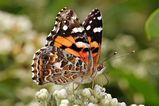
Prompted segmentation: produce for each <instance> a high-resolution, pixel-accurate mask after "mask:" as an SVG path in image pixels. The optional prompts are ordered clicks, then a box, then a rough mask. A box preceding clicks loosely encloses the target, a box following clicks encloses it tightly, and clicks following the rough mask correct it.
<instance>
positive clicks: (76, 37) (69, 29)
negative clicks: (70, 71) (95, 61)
mask: <svg viewBox="0 0 159 106" xmlns="http://www.w3.org/2000/svg"><path fill="white" fill-rule="evenodd" d="M46 46H56V47H58V48H61V49H63V50H65V51H66V52H67V53H70V54H72V55H74V56H77V57H80V58H81V60H83V61H85V62H88V60H89V55H90V46H89V43H88V40H87V35H86V34H84V27H83V26H82V25H81V23H80V22H79V20H78V18H77V16H76V14H75V12H74V11H73V10H71V9H67V8H63V9H62V10H61V11H60V12H59V13H58V14H57V17H56V21H55V26H54V28H53V30H52V31H51V33H50V34H49V36H48V37H47V44H46Z"/></svg>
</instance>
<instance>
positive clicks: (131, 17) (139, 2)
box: [0, 0, 159, 106]
mask: <svg viewBox="0 0 159 106" xmlns="http://www.w3.org/2000/svg"><path fill="white" fill-rule="evenodd" d="M65 6H67V7H69V8H71V9H73V10H74V11H75V12H76V13H77V15H78V17H79V18H80V20H81V21H82V20H84V19H85V17H86V16H87V15H88V13H89V12H90V11H91V10H92V9H94V8H99V9H100V10H101V12H102V15H103V24H104V30H103V46H102V58H101V61H102V59H104V58H109V59H107V61H106V64H105V65H106V67H107V68H106V71H105V72H104V73H103V74H104V75H106V76H107V78H108V80H106V79H105V77H104V75H101V76H100V77H99V78H98V79H99V80H98V81H96V83H98V84H101V85H103V86H104V87H105V88H106V90H107V93H110V94H111V95H112V96H113V97H115V98H118V100H119V101H120V102H122V101H123V102H126V103H127V104H128V105H130V104H133V103H136V104H145V105H146V106H159V90H158V89H159V83H158V81H159V56H158V55H159V38H158V37H157V36H159V33H157V34H156V35H155V37H153V35H152V37H151V39H150V36H151V34H150V35H147V34H146V30H145V24H146V21H147V20H148V18H149V16H150V15H151V14H152V13H153V12H154V11H155V10H156V9H157V8H159V0H87V1H86V0H38V1H37V0H0V106H35V98H34V94H35V92H36V91H38V90H39V89H40V88H42V87H48V86H52V84H46V85H44V86H38V85H36V84H35V83H33V82H32V80H31V66H30V64H31V62H32V56H33V54H34V52H35V51H36V50H38V49H40V48H41V47H42V46H44V44H45V38H46V36H47V35H48V34H49V32H50V30H51V29H52V28H53V25H54V19H55V17H56V14H57V13H58V11H60V9H61V8H63V7H65ZM153 22H154V23H155V24H159V20H155V21H153ZM149 23H150V22H149ZM149 23H148V28H147V30H148V29H149ZM151 26H152V27H151ZM151 26H150V27H151V28H152V29H153V30H156V32H157V29H155V28H153V25H151ZM150 30H151V29H150ZM148 38H149V39H148ZM132 50H135V51H136V53H135V54H130V55H127V53H129V52H131V51H132ZM114 51H117V52H118V54H117V55H116V56H113V57H111V54H112V53H113V52H114ZM108 81H109V83H108ZM84 86H88V84H86V85H84Z"/></svg>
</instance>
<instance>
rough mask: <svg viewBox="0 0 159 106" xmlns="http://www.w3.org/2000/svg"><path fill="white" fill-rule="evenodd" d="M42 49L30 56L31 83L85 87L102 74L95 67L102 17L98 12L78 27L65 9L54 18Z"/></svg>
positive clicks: (74, 18)
mask: <svg viewBox="0 0 159 106" xmlns="http://www.w3.org/2000/svg"><path fill="white" fill-rule="evenodd" d="M46 41H47V42H46V45H45V46H44V47H42V48H41V49H39V50H38V51H37V52H36V53H35V54H34V56H33V62H32V79H33V81H34V82H36V83H37V84H39V85H42V84H45V83H49V82H52V83H55V84H59V85H62V84H67V83H70V82H75V83H88V82H91V81H92V80H93V79H94V78H95V77H96V76H97V75H98V74H100V73H102V72H103V70H104V65H103V64H99V58H100V54H101V43H102V16H101V13H100V11H99V10H98V9H94V10H92V12H91V13H90V14H89V15H88V16H87V17H86V19H85V21H84V22H83V23H81V22H80V21H79V19H78V18H77V15H76V14H75V12H74V11H73V10H71V9H68V8H67V7H64V8H63V9H61V11H60V12H59V13H58V14H57V17H56V21H55V25H54V28H53V29H52V31H51V32H50V34H49V35H48V36H47V38H46Z"/></svg>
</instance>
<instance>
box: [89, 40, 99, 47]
mask: <svg viewBox="0 0 159 106" xmlns="http://www.w3.org/2000/svg"><path fill="white" fill-rule="evenodd" d="M90 46H91V47H95V48H98V47H99V44H98V43H97V42H96V41H94V42H91V43H90Z"/></svg>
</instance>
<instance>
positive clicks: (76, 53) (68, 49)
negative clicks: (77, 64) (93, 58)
mask: <svg viewBox="0 0 159 106" xmlns="http://www.w3.org/2000/svg"><path fill="white" fill-rule="evenodd" d="M65 51H67V52H68V53H70V54H73V55H75V56H80V55H79V53H78V52H77V51H75V50H73V49H70V48H66V49H65Z"/></svg>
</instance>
